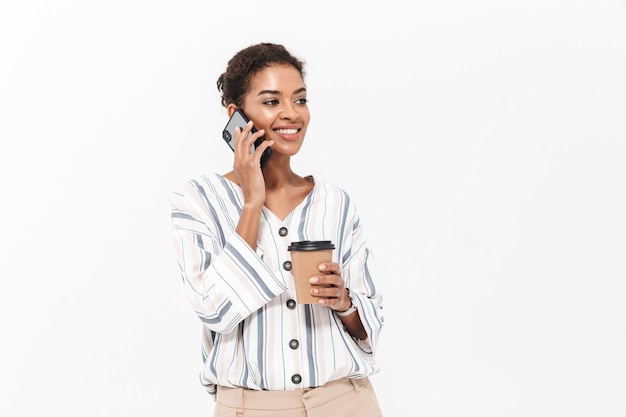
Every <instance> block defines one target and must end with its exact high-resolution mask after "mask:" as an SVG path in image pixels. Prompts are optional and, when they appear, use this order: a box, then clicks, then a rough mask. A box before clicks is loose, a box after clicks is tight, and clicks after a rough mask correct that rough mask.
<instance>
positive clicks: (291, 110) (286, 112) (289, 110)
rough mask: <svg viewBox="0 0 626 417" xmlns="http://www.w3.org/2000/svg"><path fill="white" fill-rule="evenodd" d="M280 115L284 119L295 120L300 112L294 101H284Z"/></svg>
mask: <svg viewBox="0 0 626 417" xmlns="http://www.w3.org/2000/svg"><path fill="white" fill-rule="evenodd" d="M279 116H280V118H281V119H283V120H294V119H296V118H297V117H298V116H299V114H298V112H297V111H296V108H295V107H294V106H293V104H292V103H284V105H283V106H282V108H281V109H280V113H279Z"/></svg>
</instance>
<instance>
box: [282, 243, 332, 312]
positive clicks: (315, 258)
mask: <svg viewBox="0 0 626 417" xmlns="http://www.w3.org/2000/svg"><path fill="white" fill-rule="evenodd" d="M334 249H335V245H334V244H333V243H332V242H331V241H330V240H304V241H300V242H291V245H289V247H288V248H287V250H289V251H290V252H291V274H292V275H293V280H294V282H295V285H296V301H297V302H298V303H300V304H318V303H319V298H318V297H314V296H312V295H311V288H312V285H311V282H310V281H309V279H310V278H311V277H314V276H318V275H320V274H321V273H322V272H321V271H320V270H319V264H321V263H323V262H330V261H332V259H333V250H334Z"/></svg>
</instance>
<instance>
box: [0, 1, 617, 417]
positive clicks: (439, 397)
mask: <svg viewBox="0 0 626 417" xmlns="http://www.w3.org/2000/svg"><path fill="white" fill-rule="evenodd" d="M625 21H626V6H625V5H624V3H623V2H622V1H601V0H588V1H578V0H568V1H565V0H563V1H557V0H531V1H524V2H503V1H496V0H493V1H487V0H476V1H451V0H444V1H405V0H387V1H382V2H381V1H377V2H371V1H354V2H348V1H343V2H342V1H332V2H331V1H328V2H326V1H315V2H298V1H241V0H238V1H222V2H209V1H177V2H173V1H170V2H166V1H147V0H146V1H141V0H111V1H106V2H104V1H102V2H96V1H80V0H73V1H72V0H59V1H55V2H46V1H41V0H40V1H18V0H14V1H11V0H0V60H1V63H0V136H1V138H0V147H1V148H0V186H1V188H0V190H1V198H2V203H1V207H0V210H1V211H0V222H1V223H0V239H1V240H0V244H1V247H0V256H1V258H0V274H1V275H0V278H1V280H0V335H1V342H0V349H1V355H0V415H2V416H7V417H14V416H34V415H59V416H61V415H62V416H65V417H70V416H72V417H73V416H75V417H85V416H90V417H91V416H111V417H118V416H137V415H140V416H147V415H159V416H161V415H163V416H165V415H170V416H183V415H184V416H209V415H212V411H211V410H212V399H211V397H209V395H208V394H206V393H205V392H204V390H203V388H202V387H201V385H200V384H199V382H198V379H197V378H198V377H197V374H198V371H199V366H200V350H199V321H198V320H197V319H196V317H195V315H194V314H193V313H192V311H191V308H190V307H189V306H188V305H187V303H186V300H185V298H184V296H183V293H182V285H181V283H180V278H179V274H178V270H177V267H176V262H175V259H174V257H173V247H172V244H171V237H170V229H169V226H170V217H169V216H170V213H169V202H168V199H169V194H170V192H171V191H172V190H173V189H175V188H176V187H177V186H178V185H179V184H180V183H181V182H182V181H184V180H186V179H187V178H189V177H191V176H195V175H198V174H201V173H205V172H209V173H210V172H214V171H215V172H226V171H227V170H229V169H230V164H231V158H232V153H231V151H230V150H229V149H228V148H227V147H226V146H225V145H224V143H223V142H222V140H221V138H220V132H221V129H222V127H223V125H224V124H225V122H226V116H225V111H224V110H223V109H222V108H221V106H220V105H219V96H218V92H217V90H216V87H215V81H216V80H217V77H218V76H219V75H220V74H221V73H222V71H223V70H224V69H225V65H226V62H227V60H228V59H229V58H230V57H231V56H232V55H233V54H234V53H235V52H236V51H238V50H239V49H241V48H243V47H245V46H248V45H249V44H252V43H257V42H262V41H271V42H279V43H283V44H285V45H286V46H287V47H288V48H289V49H290V50H291V51H292V52H293V53H294V54H295V55H298V56H300V57H301V58H303V59H305V60H306V61H307V71H308V78H307V83H308V87H309V98H310V108H311V112H312V124H311V126H310V128H309V132H308V135H307V142H306V144H305V146H304V147H303V149H302V151H301V153H300V154H299V155H298V156H297V157H296V158H295V159H294V161H293V165H294V168H295V169H296V170H297V172H299V173H301V174H315V175H316V176H318V177H320V178H323V179H326V180H331V181H333V182H335V183H337V184H339V185H341V186H343V187H344V188H345V189H346V190H347V191H348V192H350V193H351V194H352V196H353V199H354V200H355V201H356V202H357V206H358V207H359V209H360V213H361V216H362V220H363V222H364V223H365V227H366V231H367V233H368V237H369V240H370V242H371V245H372V246H373V247H374V251H375V252H374V253H375V257H376V263H377V269H378V276H377V279H378V282H379V285H380V286H381V288H382V289H383V291H384V294H385V318H386V326H385V328H384V331H383V335H382V340H381V346H380V350H379V355H378V360H379V362H380V364H381V366H382V370H381V372H380V373H379V374H377V375H376V376H374V377H373V378H372V381H373V383H374V385H375V388H376V390H377V392H378V395H379V400H380V403H381V406H382V408H383V410H384V411H385V415H386V416H394V415H410V416H426V417H444V416H445V417H452V416H455V417H456V416H481V417H503V416H504V417H513V416H528V417H543V416H545V417H554V416H568V417H571V416H593V417H598V416H602V417H604V416H606V417H613V416H621V417H623V416H626V353H625V352H626V302H625V300H626V281H625V280H626V265H625V264H626V260H625V255H626V218H625V216H624V213H626V198H625V190H626V188H625V185H626V181H625V179H626V119H625V115H626V76H625V75H624V74H626V24H625V23H624V22H625Z"/></svg>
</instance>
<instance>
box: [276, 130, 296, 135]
mask: <svg viewBox="0 0 626 417" xmlns="http://www.w3.org/2000/svg"><path fill="white" fill-rule="evenodd" d="M299 130H300V129H276V130H274V132H276V133H278V134H279V135H295V134H296V133H298V131H299Z"/></svg>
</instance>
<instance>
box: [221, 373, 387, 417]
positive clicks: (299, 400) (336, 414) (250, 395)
mask: <svg viewBox="0 0 626 417" xmlns="http://www.w3.org/2000/svg"><path fill="white" fill-rule="evenodd" d="M215 399H216V403H215V413H214V416H215V417H352V416H358V417H382V412H381V410H380V406H379V405H378V400H377V398H376V394H375V393H374V389H373V388H372V384H371V383H370V381H369V379H367V378H363V379H352V378H342V379H339V380H337V381H332V382H329V383H327V384H326V385H324V386H321V387H317V388H312V389H308V390H297V391H256V390H248V389H243V388H227V387H221V386H220V387H217V394H216V398H215Z"/></svg>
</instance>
